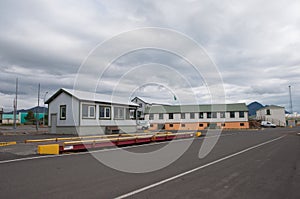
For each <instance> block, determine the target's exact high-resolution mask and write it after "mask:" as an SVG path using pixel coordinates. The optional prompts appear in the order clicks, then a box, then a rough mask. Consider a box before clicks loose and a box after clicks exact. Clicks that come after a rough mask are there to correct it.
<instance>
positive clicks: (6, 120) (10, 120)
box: [2, 113, 20, 124]
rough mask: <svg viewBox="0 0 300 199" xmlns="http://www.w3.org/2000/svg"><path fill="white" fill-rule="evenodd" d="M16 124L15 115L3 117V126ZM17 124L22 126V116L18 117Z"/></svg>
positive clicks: (4, 115)
mask: <svg viewBox="0 0 300 199" xmlns="http://www.w3.org/2000/svg"><path fill="white" fill-rule="evenodd" d="M13 123H14V114H6V113H4V114H3V115H2V124H13ZM16 123H17V124H20V114H17V116H16Z"/></svg>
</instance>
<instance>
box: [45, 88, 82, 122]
mask: <svg viewBox="0 0 300 199" xmlns="http://www.w3.org/2000/svg"><path fill="white" fill-rule="evenodd" d="M61 105H66V119H60V106H61ZM51 114H57V126H66V127H68V126H79V119H78V118H79V101H78V100H77V99H75V98H72V97H71V96H70V95H68V94H66V93H61V94H60V95H58V96H57V97H56V98H55V99H53V100H52V101H51V102H50V103H49V105H48V126H51Z"/></svg>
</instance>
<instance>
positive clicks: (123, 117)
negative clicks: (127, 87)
mask: <svg viewBox="0 0 300 199" xmlns="http://www.w3.org/2000/svg"><path fill="white" fill-rule="evenodd" d="M116 109H118V110H121V109H122V110H123V116H122V117H119V115H120V111H118V113H117V114H118V115H116V114H115V110H116ZM125 115H126V110H125V107H120V106H115V107H114V119H115V120H125Z"/></svg>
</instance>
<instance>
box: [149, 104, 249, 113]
mask: <svg viewBox="0 0 300 199" xmlns="http://www.w3.org/2000/svg"><path fill="white" fill-rule="evenodd" d="M223 111H248V107H247V106H246V104H245V103H236V104H202V105H201V104H200V105H171V106H168V105H167V106H158V105H157V106H151V107H149V108H147V109H146V110H145V113H193V112H223Z"/></svg>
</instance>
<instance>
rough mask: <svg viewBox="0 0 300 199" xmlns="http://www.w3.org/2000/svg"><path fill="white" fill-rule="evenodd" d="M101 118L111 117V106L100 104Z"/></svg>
mask: <svg viewBox="0 0 300 199" xmlns="http://www.w3.org/2000/svg"><path fill="white" fill-rule="evenodd" d="M99 118H100V119H110V106H99Z"/></svg>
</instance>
